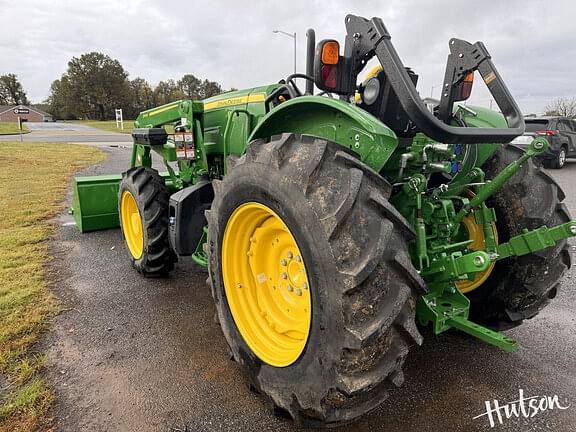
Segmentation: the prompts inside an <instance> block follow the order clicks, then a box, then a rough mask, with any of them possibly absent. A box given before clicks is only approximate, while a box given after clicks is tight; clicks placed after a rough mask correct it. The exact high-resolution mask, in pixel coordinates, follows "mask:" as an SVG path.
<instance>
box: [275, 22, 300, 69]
mask: <svg viewBox="0 0 576 432" xmlns="http://www.w3.org/2000/svg"><path fill="white" fill-rule="evenodd" d="M272 33H281V34H283V35H286V36H288V37H291V38H292V39H294V73H296V32H294V33H288V32H285V31H282V30H272Z"/></svg>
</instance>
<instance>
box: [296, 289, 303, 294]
mask: <svg viewBox="0 0 576 432" xmlns="http://www.w3.org/2000/svg"><path fill="white" fill-rule="evenodd" d="M296 295H297V296H301V295H302V290H301V289H300V288H298V289H297V290H296Z"/></svg>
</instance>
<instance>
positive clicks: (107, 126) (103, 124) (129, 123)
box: [66, 120, 134, 134]
mask: <svg viewBox="0 0 576 432" xmlns="http://www.w3.org/2000/svg"><path fill="white" fill-rule="evenodd" d="M66 122H67V123H79V124H83V125H86V126H91V127H94V128H97V129H102V130H105V131H108V132H118V133H127V134H130V133H132V129H133V128H134V120H124V129H118V128H117V127H116V121H115V120H106V121H98V120H66Z"/></svg>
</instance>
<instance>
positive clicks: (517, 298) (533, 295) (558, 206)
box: [468, 145, 571, 330]
mask: <svg viewBox="0 0 576 432" xmlns="http://www.w3.org/2000/svg"><path fill="white" fill-rule="evenodd" d="M523 153H524V151H523V150H522V149H520V148H518V147H515V146H513V145H507V146H504V147H502V148H501V149H500V150H499V151H498V152H497V153H496V154H495V155H494V156H493V157H492V158H491V159H490V160H489V161H488V162H487V163H486V164H485V165H484V166H483V169H484V171H485V173H486V176H487V178H494V177H495V176H496V175H497V174H498V173H500V172H501V171H502V169H503V168H504V167H505V166H506V165H508V164H509V163H511V162H512V161H514V160H516V159H518V158H519V157H520V156H521V155H522V154H523ZM564 197H565V195H564V192H563V191H562V189H561V188H560V186H558V184H557V183H556V182H555V181H554V180H553V179H552V178H551V177H550V176H549V175H548V174H547V173H546V172H545V171H544V170H543V169H542V168H541V167H540V165H539V163H538V162H533V161H531V160H528V161H527V162H526V163H524V164H523V166H522V168H521V169H520V171H519V172H518V173H516V175H514V176H513V177H512V178H511V179H510V181H508V183H506V184H505V185H504V186H503V187H502V189H500V190H499V191H498V192H497V193H496V194H495V195H494V196H493V197H492V198H491V199H490V200H489V201H488V202H487V205H488V206H489V207H493V208H494V209H495V210H496V216H497V218H498V220H497V222H496V226H497V228H498V235H499V241H500V242H501V243H503V242H506V241H508V240H509V239H510V237H513V236H515V235H518V234H521V233H522V229H523V228H527V229H535V228H538V227H540V226H542V225H547V226H549V227H551V226H554V225H558V224H562V223H565V222H568V221H570V215H569V213H568V209H567V208H566V205H565V204H563V203H562V201H563V200H564ZM570 264H571V263H570V252H569V246H568V243H567V241H566V240H562V241H561V242H558V243H556V245H555V246H554V247H550V248H547V249H545V250H542V251H540V252H537V253H534V254H530V255H525V256H522V257H512V258H508V259H505V260H502V261H499V262H498V263H497V264H496V266H495V268H494V271H493V272H492V274H491V275H490V277H489V278H488V280H487V281H486V282H485V283H484V284H483V285H481V286H480V287H479V288H477V289H476V290H474V291H472V292H471V293H469V294H468V296H469V298H470V300H471V309H470V315H471V318H472V319H473V320H475V321H478V322H482V323H483V324H486V325H488V326H490V327H492V328H496V329H500V330H505V329H508V328H512V327H516V326H518V325H520V324H521V323H522V322H523V320H525V319H528V318H532V317H534V316H536V315H537V314H538V313H539V312H540V311H541V310H542V309H543V308H544V307H545V306H546V305H547V304H548V303H549V302H550V300H551V299H553V298H554V297H555V296H556V293H557V291H558V288H559V286H560V280H561V278H562V276H563V274H564V272H565V271H566V270H567V269H568V268H570Z"/></svg>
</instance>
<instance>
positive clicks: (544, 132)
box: [534, 130, 558, 136]
mask: <svg viewBox="0 0 576 432" xmlns="http://www.w3.org/2000/svg"><path fill="white" fill-rule="evenodd" d="M534 133H535V134H536V135H541V136H556V135H558V131H553V130H539V131H536V132H534Z"/></svg>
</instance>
